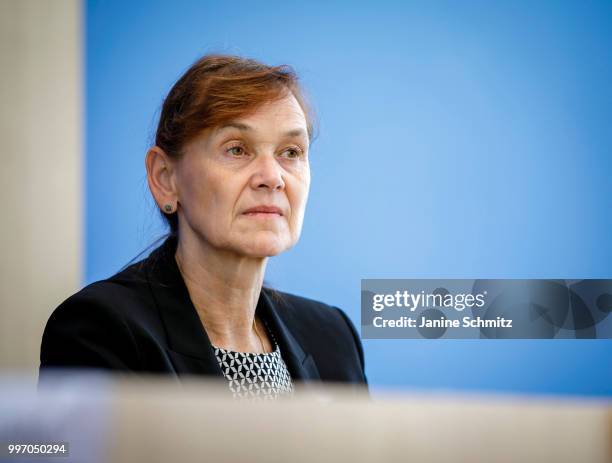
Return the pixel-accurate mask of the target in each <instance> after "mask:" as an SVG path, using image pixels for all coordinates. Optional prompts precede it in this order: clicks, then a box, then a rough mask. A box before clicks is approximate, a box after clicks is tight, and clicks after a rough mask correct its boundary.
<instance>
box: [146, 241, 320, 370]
mask: <svg viewBox="0 0 612 463" xmlns="http://www.w3.org/2000/svg"><path fill="white" fill-rule="evenodd" d="M176 244H177V243H176V238H175V237H170V238H168V239H167V240H166V241H165V242H164V244H162V245H161V246H160V247H159V248H157V249H156V250H155V251H153V252H152V253H151V255H150V256H149V258H148V259H147V261H148V264H149V265H148V268H149V271H148V274H147V279H148V281H149V285H150V288H151V292H152V293H153V297H154V298H155V301H156V303H157V308H158V311H159V315H160V317H161V319H162V322H163V324H164V327H165V329H166V336H167V339H168V348H169V349H168V354H169V355H170V356H171V358H172V362H173V364H174V366H175V368H176V369H177V373H178V374H204V375H212V376H219V377H223V372H222V371H221V367H220V366H219V363H218V361H217V358H216V356H215V351H214V348H213V346H212V343H211V342H210V339H209V337H208V335H207V334H206V330H205V329H204V327H203V326H202V322H201V321H200V317H199V316H198V314H197V311H196V309H195V307H194V305H193V303H192V302H191V298H190V296H189V291H188V290H187V287H186V285H185V282H184V281H183V277H182V276H181V273H180V271H179V269H178V266H177V265H176V261H175V259H174V253H175V251H176ZM267 291H268V290H267V289H266V288H262V290H261V293H260V295H259V300H258V302H257V308H256V314H257V315H258V316H259V317H261V318H265V320H266V321H268V322H269V325H270V328H271V329H272V330H273V333H274V335H275V337H276V340H277V342H278V344H279V347H280V350H281V354H282V357H283V360H284V361H285V363H286V365H287V368H288V369H289V373H291V376H292V378H293V379H294V380H296V381H300V382H308V381H320V376H319V371H318V369H317V367H316V365H315V362H314V359H313V357H312V356H311V355H310V354H309V353H307V352H305V351H304V349H303V348H302V346H301V345H300V343H299V342H298V341H297V340H296V339H295V337H294V336H293V335H292V334H291V331H290V329H289V327H288V326H287V325H286V323H285V322H284V321H283V318H282V310H283V307H282V304H277V303H275V302H273V300H272V299H273V298H272V297H270V295H269V294H268V293H267Z"/></svg>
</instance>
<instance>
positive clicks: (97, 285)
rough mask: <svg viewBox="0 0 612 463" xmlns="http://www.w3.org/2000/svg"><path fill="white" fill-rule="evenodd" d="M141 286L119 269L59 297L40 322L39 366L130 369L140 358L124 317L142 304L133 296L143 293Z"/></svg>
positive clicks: (128, 315) (130, 314)
mask: <svg viewBox="0 0 612 463" xmlns="http://www.w3.org/2000/svg"><path fill="white" fill-rule="evenodd" d="M143 284H144V285H146V282H144V283H137V282H136V280H134V279H133V278H125V275H123V276H122V275H121V273H119V274H117V275H114V276H113V277H111V278H109V279H106V280H100V281H97V282H94V283H91V284H89V285H87V286H85V287H84V288H82V289H81V290H79V291H77V292H76V293H74V294H73V295H71V296H70V297H68V298H67V299H65V300H64V301H63V302H62V303H61V304H60V305H59V306H57V307H56V308H55V309H54V310H53V312H52V313H51V315H50V316H49V319H48V320H47V323H46V325H45V329H44V332H43V336H42V341H41V350H40V364H41V368H43V367H50V366H53V367H87V368H89V367H92V368H107V369H117V370H131V369H134V368H136V367H137V365H138V364H139V363H140V360H139V354H138V348H137V343H136V340H135V337H134V333H133V326H134V323H131V322H130V319H133V318H134V316H133V310H134V309H133V308H136V309H138V307H139V306H143V304H142V303H141V302H140V301H139V300H142V299H143V298H146V297H147V294H146V292H145V291H143V289H144V288H145V287H146V286H142V285H143ZM129 307H132V313H130V311H129V310H128V308H129Z"/></svg>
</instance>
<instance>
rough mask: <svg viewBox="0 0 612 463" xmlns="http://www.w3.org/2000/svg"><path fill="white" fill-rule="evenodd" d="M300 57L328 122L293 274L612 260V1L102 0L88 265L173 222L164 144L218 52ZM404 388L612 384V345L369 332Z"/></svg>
mask: <svg viewBox="0 0 612 463" xmlns="http://www.w3.org/2000/svg"><path fill="white" fill-rule="evenodd" d="M207 52H222V53H231V54H239V55H245V56H248V57H253V58H256V59H259V60H262V61H264V62H266V63H268V64H285V63H286V64H290V65H292V66H294V68H295V69H296V70H297V72H298V74H300V76H301V78H302V82H303V84H304V86H305V87H306V90H307V92H308V94H309V95H310V99H311V100H312V102H313V104H314V106H315V108H316V110H317V113H318V116H319V123H320V131H319V137H318V139H317V140H316V141H315V143H314V144H313V145H312V148H311V168H312V187H311V196H310V199H309V204H308V209H307V214H306V221H305V225H304V230H303V234H302V238H301V241H300V242H299V244H298V245H297V246H296V247H295V248H294V249H293V250H291V251H289V252H287V253H286V254H284V255H281V256H278V257H275V258H273V259H271V260H270V262H269V265H268V274H267V280H268V281H269V282H270V283H271V284H272V285H273V286H275V287H276V288H278V289H281V290H286V291H289V292H295V293H297V294H301V295H305V296H309V297H312V298H316V299H320V300H323V301H325V302H328V303H330V304H334V305H338V306H340V307H342V308H343V309H344V310H345V311H346V312H347V313H348V314H349V315H350V316H351V318H352V319H353V320H354V322H355V324H356V325H357V326H359V292H360V279H361V278H387V277H388V278H419V277H423V278H453V277H454V278H596V277H598V278H610V277H612V272H611V265H612V242H611V240H610V234H611V231H612V181H611V176H612V85H611V84H610V83H611V82H612V3H610V2H606V1H602V2H588V1H586V2H585V1H581V2H560V1H549V2H545V1H543V2H529V1H518V2H488V1H483V2H476V1H471V2H470V1H468V2H430V1H423V2H420V1H418V2H410V3H406V2H380V1H379V2H370V4H369V5H366V4H362V3H359V4H357V3H356V2H345V3H343V2H337V3H335V4H334V5H330V4H328V3H327V2H321V3H312V2H301V3H299V4H298V3H297V2H296V4H292V5H290V4H289V2H258V3H257V6H254V4H253V3H252V2H243V1H234V2H218V3H213V2H210V3H209V4H206V2H201V1H181V2H170V1H146V2H145V1H141V2H136V1H134V2H123V1H118V0H115V1H93V0H91V1H88V2H87V3H86V50H85V54H86V118H87V126H86V127H87V129H86V130H87V132H86V137H87V146H86V171H85V185H86V203H85V208H84V214H85V218H86V225H85V227H86V231H85V236H86V243H85V248H86V249H85V262H84V266H85V267H84V268H85V269H86V271H85V275H84V283H89V282H91V281H94V280H97V279H101V278H105V277H107V276H109V275H111V274H112V273H114V272H116V271H117V270H118V269H119V268H120V267H121V266H122V265H124V264H126V263H127V262H128V261H129V260H130V259H132V258H133V257H135V256H136V255H137V254H138V253H139V252H140V251H142V250H143V249H144V248H146V247H147V246H148V245H149V244H151V243H152V242H153V241H154V239H155V238H157V237H159V236H160V235H162V234H163V233H164V230H163V227H162V224H161V220H159V218H158V214H157V212H156V208H155V207H154V205H153V202H152V200H150V197H149V196H150V195H149V193H148V188H147V184H146V176H145V168H144V156H145V153H146V150H147V147H148V146H149V143H150V141H151V139H152V136H153V134H154V130H155V124H156V120H157V117H158V115H159V108H160V105H161V102H162V99H163V97H164V96H165V94H166V93H167V91H168V90H169V89H170V87H171V85H172V84H173V82H174V81H175V80H176V79H177V78H178V77H179V76H180V74H181V73H182V72H183V71H184V70H186V69H187V68H188V67H189V65H190V64H191V63H192V62H193V61H194V60H195V59H196V58H198V57H199V56H200V55H202V54H204V53H207ZM364 347H365V352H366V371H367V374H368V377H369V380H370V382H371V384H372V386H373V388H374V389H380V388H384V387H387V386H393V387H396V386H401V387H410V388H426V389H431V388H446V389H461V390H466V389H469V390H493V391H512V392H518V393H562V394H580V395H607V396H612V341H607V340H606V341H603V340H598V341H587V340H580V341H577V340H574V341H571V340H570V341H561V340H553V341H501V340H500V341H495V340H489V341H446V340H445V341H429V340H427V341H425V340H398V341H389V340H366V341H364Z"/></svg>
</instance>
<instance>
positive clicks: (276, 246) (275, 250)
mask: <svg viewBox="0 0 612 463" xmlns="http://www.w3.org/2000/svg"><path fill="white" fill-rule="evenodd" d="M290 247H291V246H289V244H288V243H287V242H286V240H281V239H279V238H278V237H275V236H271V237H269V236H258V237H256V238H255V239H254V240H253V241H251V242H250V243H248V244H247V245H246V246H245V254H246V255H248V256H250V257H272V256H276V255H278V254H280V253H281V252H283V251H286V250H287V249H289V248H290Z"/></svg>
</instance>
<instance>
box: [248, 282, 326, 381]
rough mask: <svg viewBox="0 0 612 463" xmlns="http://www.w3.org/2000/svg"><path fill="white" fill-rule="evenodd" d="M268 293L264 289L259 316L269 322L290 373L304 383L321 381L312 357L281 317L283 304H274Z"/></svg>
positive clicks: (260, 300)
mask: <svg viewBox="0 0 612 463" xmlns="http://www.w3.org/2000/svg"><path fill="white" fill-rule="evenodd" d="M267 292H268V290H267V289H266V288H262V290H261V293H260V295H259V301H258V303H257V314H258V315H259V316H260V317H261V318H265V319H266V320H268V321H269V323H270V325H271V329H272V330H273V332H274V335H275V336H276V338H277V341H278V345H279V347H280V350H281V354H282V357H283V360H284V361H285V363H286V364H287V368H288V369H289V373H291V376H292V378H293V379H295V380H299V381H304V382H306V381H320V379H321V378H320V376H319V370H318V369H317V366H316V365H315V363H314V359H313V358H312V355H310V354H309V353H307V352H305V351H304V349H303V348H302V346H301V345H300V343H299V342H298V341H297V340H296V339H295V337H294V336H293V335H292V334H291V331H290V330H289V328H288V327H287V325H286V324H285V322H284V321H283V319H282V317H281V313H282V306H281V304H276V303H274V302H273V299H272V297H270V295H269V294H268V293H267Z"/></svg>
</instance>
